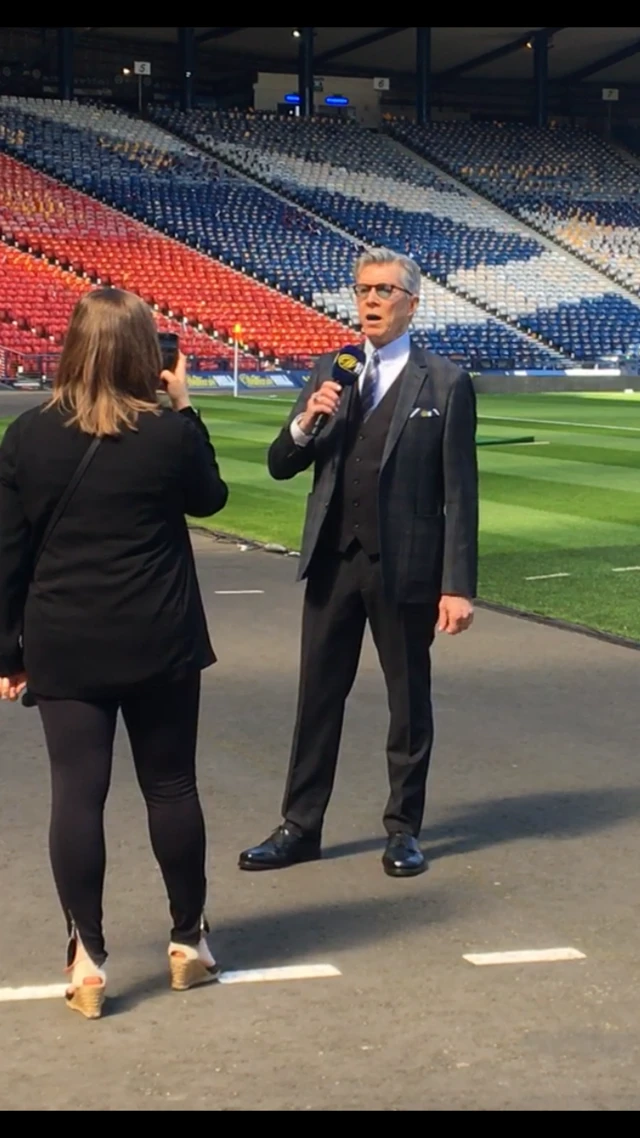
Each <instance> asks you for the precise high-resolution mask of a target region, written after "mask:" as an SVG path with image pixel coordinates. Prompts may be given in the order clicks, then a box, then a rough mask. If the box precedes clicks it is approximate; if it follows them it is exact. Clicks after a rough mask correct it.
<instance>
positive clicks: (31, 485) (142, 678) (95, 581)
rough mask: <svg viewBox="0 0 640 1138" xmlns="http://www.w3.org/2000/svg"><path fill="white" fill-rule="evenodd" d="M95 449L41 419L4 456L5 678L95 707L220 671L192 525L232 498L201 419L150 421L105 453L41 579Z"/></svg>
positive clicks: (0, 569)
mask: <svg viewBox="0 0 640 1138" xmlns="http://www.w3.org/2000/svg"><path fill="white" fill-rule="evenodd" d="M89 443H90V439H89V437H88V436H87V435H83V434H82V433H81V432H80V431H79V430H77V429H76V428H72V427H68V426H66V425H65V415H64V414H63V413H62V412H60V411H59V410H57V409H52V410H48V411H43V410H42V409H41V408H39V407H38V408H35V409H33V410H31V411H27V412H26V413H25V414H23V415H21V416H19V417H18V418H17V419H16V420H14V422H13V423H12V424H11V425H10V426H9V428H8V429H7V432H6V434H5V436H4V439H3V441H2V445H1V446H0V675H8V674H14V673H17V672H19V671H22V670H23V669H24V670H26V672H27V675H28V681H29V687H30V688H31V689H32V691H33V692H34V693H36V694H37V695H42V696H50V697H57V698H67V699H71V698H76V699H82V698H87V699H89V698H92V697H96V698H99V697H101V696H106V695H110V694H113V695H117V694H118V693H119V692H124V691H126V690H128V689H130V688H131V687H132V686H138V685H140V684H145V683H149V682H153V681H155V679H157V678H160V677H166V678H169V677H172V676H174V677H176V678H177V677H179V676H182V675H183V674H184V673H185V672H186V671H187V670H190V669H202V668H205V667H208V665H209V664H212V663H214V662H215V655H214V652H213V649H212V646H211V643H210V640H209V635H208V630H207V624H206V619H205V614H204V609H203V605H202V600H201V596H200V590H199V586H198V581H197V578H196V572H195V566H194V561H193V555H192V550H191V543H190V541H189V534H188V530H187V525H186V519H185V514H188V515H192V516H194V517H207V516H209V515H210V514H214V513H216V512H217V511H219V510H221V509H222V507H223V506H224V505H225V503H226V500H227V487H226V485H225V483H224V482H223V481H222V479H221V477H220V472H219V469H218V464H217V461H216V456H215V451H214V449H213V447H212V446H211V444H210V442H209V435H208V432H207V429H206V427H205V425H204V423H202V422H201V420H200V419H199V418H198V416H197V415H196V413H195V412H193V411H191V410H188V411H183V412H179V413H176V412H174V411H162V412H161V414H160V415H158V416H155V415H153V414H150V413H148V412H147V413H144V414H142V415H141V416H140V419H139V425H138V430H137V431H125V432H124V433H123V434H122V436H120V437H119V438H116V439H105V440H103V441H102V443H101V445H100V447H99V448H98V451H97V452H96V454H95V456H94V457H93V460H92V462H91V465H90V466H89V468H88V470H87V472H86V473H85V475H84V477H83V479H82V482H81V483H80V485H79V486H78V488H77V489H76V491H75V493H74V495H73V497H72V499H71V501H70V502H69V504H68V506H67V509H66V511H65V513H64V514H63V516H62V518H61V519H60V521H59V523H58V525H57V527H56V529H55V530H54V532H53V534H52V536H51V539H50V541H49V543H48V545H47V548H46V549H45V550H44V551H43V553H42V557H41V559H40V562H39V564H38V566H37V568H36V570H35V578H34V573H33V555H34V553H35V550H36V549H37V547H38V545H39V543H40V540H41V538H42V536H43V533H44V530H45V528H46V525H47V522H48V519H49V517H50V516H51V514H52V512H53V509H54V508H55V504H56V502H57V501H58V500H59V499H60V497H61V496H62V494H63V492H64V490H65V487H66V486H67V484H68V482H69V480H70V479H71V477H72V476H73V473H74V471H75V469H76V467H77V465H78V463H79V461H80V460H81V458H82V455H83V454H84V452H85V451H86V449H87V447H88V445H89Z"/></svg>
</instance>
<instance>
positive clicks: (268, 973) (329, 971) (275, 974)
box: [219, 964, 342, 984]
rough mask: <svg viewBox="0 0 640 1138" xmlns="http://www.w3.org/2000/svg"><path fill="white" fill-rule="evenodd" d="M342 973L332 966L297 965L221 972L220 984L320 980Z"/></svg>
mask: <svg viewBox="0 0 640 1138" xmlns="http://www.w3.org/2000/svg"><path fill="white" fill-rule="evenodd" d="M341 975H342V973H341V972H340V971H339V970H338V969H337V968H334V967H333V965H332V964H297V965H292V966H291V967H288V968H256V969H254V970H253V971H248V972H223V973H222V976H221V977H220V981H219V983H220V984H266V983H273V982H274V981H282V980H322V979H325V978H327V977H329V976H341Z"/></svg>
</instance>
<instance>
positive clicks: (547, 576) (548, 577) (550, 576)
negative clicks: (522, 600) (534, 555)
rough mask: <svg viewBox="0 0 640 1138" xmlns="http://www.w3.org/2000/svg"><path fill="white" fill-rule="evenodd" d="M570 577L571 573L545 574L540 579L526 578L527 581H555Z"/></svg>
mask: <svg viewBox="0 0 640 1138" xmlns="http://www.w3.org/2000/svg"><path fill="white" fill-rule="evenodd" d="M570 576H571V574H570V573H543V574H542V576H540V577H525V581H553V580H554V578H555V577H570Z"/></svg>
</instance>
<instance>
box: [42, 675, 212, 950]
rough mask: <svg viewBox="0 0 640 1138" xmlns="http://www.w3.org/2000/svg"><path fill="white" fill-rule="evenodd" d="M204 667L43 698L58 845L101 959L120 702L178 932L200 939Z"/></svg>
mask: <svg viewBox="0 0 640 1138" xmlns="http://www.w3.org/2000/svg"><path fill="white" fill-rule="evenodd" d="M200 678H201V677H200V673H199V672H197V673H195V674H193V675H191V676H189V677H188V678H187V679H186V680H181V681H179V682H175V681H173V682H161V683H159V684H158V685H156V687H154V688H151V689H146V690H145V692H144V693H142V692H139V693H137V694H135V695H128V696H126V697H125V698H123V699H120V700H119V699H104V700H99V701H96V702H84V701H78V700H54V699H42V698H41V697H39V698H38V708H39V711H40V715H41V718H42V724H43V727H44V733H45V738H46V742H47V748H48V751H49V757H50V760H51V784H52V802H51V828H50V835H49V848H50V854H51V865H52V869H53V876H54V879H55V883H56V888H57V890H58V895H59V897H60V902H61V904H62V908H63V910H64V913H65V917H66V920H67V927H68V930H69V935H71V933H72V929H73V928H74V927H75V930H76V931H77V933H78V935H79V936H80V939H81V940H82V942H83V944H84V946H85V948H86V950H87V952H88V954H89V955H90V956H91V958H92V960H93V961H94V963H95V964H96V965H98V966H101V965H102V964H104V962H105V960H106V959H107V953H106V950H105V942H104V936H103V929H102V895H103V885H104V876H105V869H106V853H105V841H104V825H103V814H104V807H105V802H106V799H107V794H108V791H109V784H110V781H111V766H112V756H113V741H114V735H115V730H116V721H117V717H118V710H121V711H122V716H123V719H124V722H125V725H126V728H127V733H128V735H129V740H130V743H131V749H132V752H133V761H134V764H135V769H136V774H137V777H138V782H139V784H140V789H141V790H142V793H143V795H144V799H145V802H146V805H147V813H148V820H149V833H150V837H151V845H152V847H153V852H154V854H155V856H156V858H157V861H158V864H159V866H160V869H161V872H162V876H163V878H164V883H165V886H166V889H167V894H168V897H169V906H170V911H171V918H172V921H173V929H172V932H171V940H172V941H175V942H177V943H179V944H186V945H193V946H195V945H197V944H198V942H199V940H200V936H201V929H202V924H203V919H204V906H205V895H206V877H205V845H206V838H205V827H204V819H203V816H202V810H201V807H200V801H199V798H198V791H197V785H196V774H195V757H196V743H197V734H198V714H199V705H200Z"/></svg>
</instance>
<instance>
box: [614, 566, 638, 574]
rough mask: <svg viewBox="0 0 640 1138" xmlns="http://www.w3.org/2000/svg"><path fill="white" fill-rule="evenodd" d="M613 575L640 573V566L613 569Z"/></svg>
mask: <svg viewBox="0 0 640 1138" xmlns="http://www.w3.org/2000/svg"><path fill="white" fill-rule="evenodd" d="M611 572H612V573H640V565H627V566H626V567H625V568H623V569H612V570H611Z"/></svg>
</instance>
